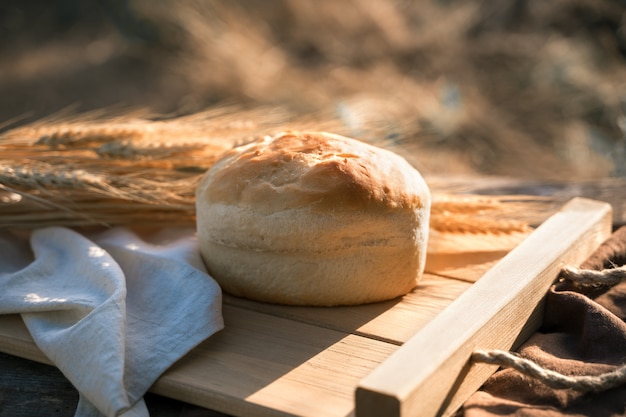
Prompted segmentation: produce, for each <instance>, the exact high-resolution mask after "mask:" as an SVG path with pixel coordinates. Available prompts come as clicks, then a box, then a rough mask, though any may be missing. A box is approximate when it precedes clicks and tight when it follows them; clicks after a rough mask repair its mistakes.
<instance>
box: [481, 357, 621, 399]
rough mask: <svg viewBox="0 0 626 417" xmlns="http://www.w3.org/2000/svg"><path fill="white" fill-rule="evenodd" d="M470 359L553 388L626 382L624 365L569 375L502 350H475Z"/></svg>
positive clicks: (588, 388)
mask: <svg viewBox="0 0 626 417" xmlns="http://www.w3.org/2000/svg"><path fill="white" fill-rule="evenodd" d="M472 360H474V361H476V362H484V363H489V364H493V365H499V366H500V367H502V368H513V369H515V370H517V371H519V372H521V373H522V374H524V375H527V376H530V377H532V378H535V379H537V380H539V381H541V382H542V383H544V384H545V385H547V386H549V387H550V388H554V389H568V388H569V389H574V390H576V391H581V392H602V391H606V390H608V389H611V388H615V387H618V386H620V385H622V384H624V383H626V365H621V366H619V367H617V368H615V369H614V370H613V371H610V372H607V373H604V374H600V375H580V376H571V375H563V374H561V373H558V372H556V371H553V370H550V369H546V368H543V367H541V366H539V365H537V364H536V363H535V362H533V361H531V360H528V359H525V358H522V357H521V356H519V355H517V354H515V353H512V352H506V351H503V350H477V351H475V352H474V353H473V354H472Z"/></svg>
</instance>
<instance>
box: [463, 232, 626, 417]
mask: <svg viewBox="0 0 626 417" xmlns="http://www.w3.org/2000/svg"><path fill="white" fill-rule="evenodd" d="M624 264H626V227H622V228H620V229H619V230H617V231H616V232H615V233H613V235H612V236H611V237H610V238H609V239H608V240H607V241H606V242H604V243H603V244H602V245H601V246H600V248H598V250H597V251H596V252H595V253H594V254H593V255H592V256H591V257H590V258H589V259H588V260H587V261H585V263H583V265H581V268H584V269H596V270H601V269H606V268H612V267H616V266H621V265H624ZM625 320H626V281H622V282H621V283H619V284H617V285H615V286H613V287H610V288H606V287H605V288H594V289H581V288H577V287H576V286H574V285H573V284H571V283H569V282H560V283H557V284H555V285H554V286H553V287H552V288H551V289H550V291H549V293H548V295H547V300H546V310H545V316H544V321H543V325H542V327H541V328H540V329H539V330H538V331H537V332H536V333H535V334H534V335H533V336H532V337H531V338H530V339H529V340H528V341H527V342H526V343H524V344H523V345H522V346H521V347H520V348H519V349H518V353H519V354H520V355H521V356H523V357H524V358H527V359H530V360H532V361H534V362H536V363H537V364H538V365H540V366H542V367H545V368H547V369H552V370H554V371H557V372H559V373H562V374H565V375H598V374H602V373H605V372H609V371H612V370H614V369H615V367H616V366H620V365H623V364H625V363H626V322H625ZM459 415H461V416H464V417H492V416H498V417H502V416H515V417H526V416H540V417H557V416H602V417H604V416H606V417H613V416H615V417H616V416H626V385H622V386H620V387H617V388H613V389H610V390H608V391H604V392H601V393H581V392H577V391H574V390H572V389H562V390H557V389H552V388H549V387H548V386H546V385H544V384H542V383H541V382H539V381H536V380H534V379H533V378H531V377H528V376H525V375H522V374H521V373H520V372H518V371H516V370H513V369H504V370H500V371H498V372H496V373H495V374H494V375H493V376H492V377H491V378H489V379H488V380H487V382H486V383H485V384H484V386H483V387H482V388H481V389H480V390H479V391H478V392H476V393H475V394H474V395H473V396H471V397H470V398H469V399H468V400H467V401H466V402H465V404H464V405H463V407H462V409H461V410H460V412H459Z"/></svg>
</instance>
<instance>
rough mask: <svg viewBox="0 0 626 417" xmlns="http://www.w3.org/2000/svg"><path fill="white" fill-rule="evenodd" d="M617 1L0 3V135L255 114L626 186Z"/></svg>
mask: <svg viewBox="0 0 626 417" xmlns="http://www.w3.org/2000/svg"><path fill="white" fill-rule="evenodd" d="M625 11H626V6H625V3H624V2H623V1H620V0H553V1H545V0H527V1H524V0H510V1H501V0H483V1H479V0H465V1H462V0H438V1H437V0H421V1H406V0H398V1H379V0H342V1H337V0H315V1H313V0H310V1H306V0H302V1H300V0H264V1H254V0H230V1H206V0H129V1H122V0H100V1H80V0H58V1H45V0H40V1H35V0H32V1H26V2H24V1H17V0H3V1H2V2H1V3H0V93H1V94H0V123H1V126H2V127H1V128H2V130H4V131H6V130H8V129H10V128H15V127H17V126H20V125H23V124H26V123H30V122H33V121H35V120H39V119H41V118H44V117H48V116H50V115H58V114H59V113H61V114H77V113H82V112H86V111H91V110H94V109H99V110H101V109H107V111H110V112H114V113H115V112H116V114H119V113H122V114H123V113H124V112H125V111H129V110H131V109H133V110H134V109H147V110H148V111H150V112H151V114H154V115H160V117H173V116H178V115H189V114H192V113H195V112H198V111H204V110H206V109H207V108H214V107H215V106H224V105H233V104H234V105H237V106H246V107H247V108H251V107H256V106H259V105H263V106H266V107H264V108H265V109H268V110H267V111H268V112H271V111H272V110H271V109H280V110H275V111H281V112H288V113H289V114H290V117H291V116H298V117H299V116H303V115H304V116H307V115H308V116H315V117H331V118H336V119H337V120H339V121H340V122H341V123H342V127H343V129H344V133H349V134H350V135H352V136H355V137H359V138H365V139H368V140H376V141H381V142H382V143H387V144H389V143H391V144H393V145H394V146H400V147H401V149H402V151H403V152H405V153H406V154H407V155H408V156H409V157H410V159H411V160H412V162H413V163H415V164H416V166H418V167H419V169H420V170H421V171H423V172H424V173H427V174H429V173H434V174H445V175H464V174H475V173H478V174H490V175H507V176H515V177H524V178H540V179H594V178H604V177H611V176H625V175H626V160H625V156H624V155H625V142H624V137H625V129H626V121H625V120H626V119H625V118H624V107H625V106H624V103H625V102H626V88H625V87H626V66H625V62H624V59H625V53H626V27H625V26H624V24H625V22H626V14H625Z"/></svg>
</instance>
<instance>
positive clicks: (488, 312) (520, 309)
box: [355, 198, 612, 417]
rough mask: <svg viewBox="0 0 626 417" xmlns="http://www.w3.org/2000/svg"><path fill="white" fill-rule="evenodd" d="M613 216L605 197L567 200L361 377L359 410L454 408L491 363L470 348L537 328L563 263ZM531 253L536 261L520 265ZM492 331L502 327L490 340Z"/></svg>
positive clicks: (589, 246)
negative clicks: (475, 360)
mask: <svg viewBox="0 0 626 417" xmlns="http://www.w3.org/2000/svg"><path fill="white" fill-rule="evenodd" d="M611 219H612V209H611V206H610V205H609V204H606V203H600V202H597V201H593V200H588V199H583V198H575V199H573V200H571V201H570V202H569V203H567V204H566V205H565V206H564V207H563V208H562V210H560V211H559V212H557V213H556V214H554V215H553V216H551V217H550V218H549V219H548V220H546V222H544V223H543V224H542V225H541V226H539V227H538V228H537V230H536V231H535V232H534V233H533V234H531V236H529V237H528V238H527V239H526V240H525V241H523V242H522V243H521V244H520V246H518V247H517V248H516V249H514V250H513V251H511V252H510V253H509V254H508V255H507V256H506V257H505V258H504V259H503V260H502V261H500V262H499V263H498V264H497V265H496V266H495V267H493V268H492V269H491V270H490V271H488V272H487V273H486V274H485V276H484V277H483V278H482V279H481V280H479V281H478V282H477V283H476V284H474V285H473V286H472V287H471V288H470V289H468V290H467V291H466V292H465V293H464V294H462V295H461V296H460V297H459V298H458V299H457V300H455V301H454V302H453V303H452V304H451V305H450V306H449V307H448V308H447V309H446V310H444V311H443V312H442V313H441V314H440V315H439V316H437V317H436V318H435V319H434V320H433V321H431V322H430V323H429V324H428V325H427V326H425V327H424V328H423V329H422V330H421V331H420V332H418V334H416V335H415V336H414V337H413V338H412V339H411V340H409V341H408V342H407V343H406V344H405V345H403V346H402V347H401V348H399V349H398V350H397V351H396V352H395V353H394V354H392V355H391V356H390V357H389V358H388V359H387V360H386V361H385V362H383V364H382V365H381V366H379V367H378V368H377V369H376V370H374V371H373V372H372V373H370V375H368V376H367V377H365V378H364V379H363V380H362V381H361V382H360V383H359V385H358V387H357V389H356V392H355V403H356V404H355V407H356V415H357V417H375V416H380V415H385V416H389V417H393V416H409V415H419V416H424V417H427V416H440V415H446V414H448V413H451V412H453V411H454V410H455V409H456V408H458V407H459V406H460V405H461V404H462V402H463V401H464V400H465V399H466V398H467V397H469V395H471V394H472V393H473V392H474V391H475V390H476V389H478V388H479V387H480V385H482V383H483V382H484V381H485V380H486V378H487V377H488V376H489V375H490V374H491V373H493V372H495V370H496V368H495V367H494V366H491V365H484V364H471V363H470V356H471V353H472V352H473V351H474V350H475V349H479V348H480V349H493V348H499V349H514V348H515V347H516V345H519V344H520V343H522V342H523V341H524V340H525V338H526V337H527V336H528V335H530V334H531V333H532V332H533V331H534V330H536V328H538V326H539V325H540V323H541V320H540V317H541V316H542V311H541V301H542V300H543V299H544V297H545V293H546V292H547V290H548V289H549V287H550V286H551V285H552V283H553V282H554V280H555V279H556V278H557V276H558V272H559V271H560V269H561V268H562V266H563V265H564V264H572V263H575V264H579V263H581V262H582V261H584V260H585V259H586V258H587V257H588V256H589V255H590V254H591V253H592V252H593V251H594V250H595V249H596V248H597V247H598V246H599V245H600V244H601V243H602V242H603V241H604V240H606V239H607V238H608V237H609V236H610V233H611ZM563 230H566V231H567V232H568V233H566V234H564V233H563ZM546 243H548V244H549V245H552V246H550V247H544V246H545V245H546ZM529 255H532V256H533V257H534V258H533V260H534V261H535V262H536V263H533V264H530V266H529V269H528V270H527V271H522V272H520V268H521V267H522V266H523V265H524V263H525V261H527V260H524V259H523V258H524V257H528V256H529ZM537 277H539V279H537ZM494 288H495V291H494ZM485 298H488V299H485ZM477 306H479V307H480V308H482V310H481V309H480V308H477ZM494 332H500V333H499V334H498V337H497V338H495V339H494V335H493V334H490V333H494Z"/></svg>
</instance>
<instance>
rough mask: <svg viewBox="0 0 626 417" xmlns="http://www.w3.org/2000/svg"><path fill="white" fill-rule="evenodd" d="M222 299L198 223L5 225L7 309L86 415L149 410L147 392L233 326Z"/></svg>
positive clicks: (1, 287)
mask: <svg viewBox="0 0 626 417" xmlns="http://www.w3.org/2000/svg"><path fill="white" fill-rule="evenodd" d="M221 307H222V295H221V291H220V288H219V286H218V285H217V283H216V282H215V281H214V280H213V279H212V278H211V277H210V276H209V275H208V274H207V273H206V271H205V269H204V266H203V264H202V260H201V258H200V255H199V251H198V248H197V240H196V236H195V232H194V231H193V230H190V229H185V230H182V229H166V230H161V231H158V232H155V233H150V234H142V235H141V236H139V235H137V234H135V233H133V232H131V231H130V230H128V229H125V228H116V229H111V230H107V231H104V232H100V233H91V234H80V233H77V232H76V231H73V230H71V229H67V228H59V227H54V228H45V229H40V230H36V231H34V232H32V234H30V236H17V235H15V234H9V233H8V232H7V233H4V234H0V314H9V313H20V314H21V316H22V318H23V320H24V322H25V324H26V326H27V327H28V330H29V331H30V333H31V335H32V337H33V339H34V341H35V343H36V344H37V346H38V347H39V348H40V349H41V350H42V351H43V352H44V353H45V354H46V355H47V356H48V358H50V360H51V361H52V362H53V363H54V364H55V365H56V366H57V367H58V368H59V369H60V370H61V371H62V372H63V374H64V375H65V376H66V377H67V378H68V379H69V380H70V381H71V383H72V384H73V385H74V387H76V388H77V390H78V392H79V396H80V399H79V403H78V408H77V410H76V416H77V417H96V416H98V417H99V416H103V415H104V416H124V417H146V416H148V414H149V413H148V409H147V408H146V405H145V403H144V401H143V395H144V394H145V393H146V391H147V390H148V388H149V387H150V386H151V385H152V384H153V383H154V382H155V381H156V379H157V378H158V377H159V376H160V375H161V374H162V373H163V372H164V371H165V370H166V369H167V368H168V367H169V366H170V365H172V364H173V363H174V362H175V361H176V360H178V359H179V358H181V357H182V356H183V355H185V353H187V352H188V351H189V350H191V349H192V348H193V347H194V346H196V345H197V344H198V343H200V342H201V341H203V340H204V339H206V338H208V337H209V336H211V335H212V334H214V333H215V332H217V331H219V330H221V329H222V328H223V320H222V314H221Z"/></svg>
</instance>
